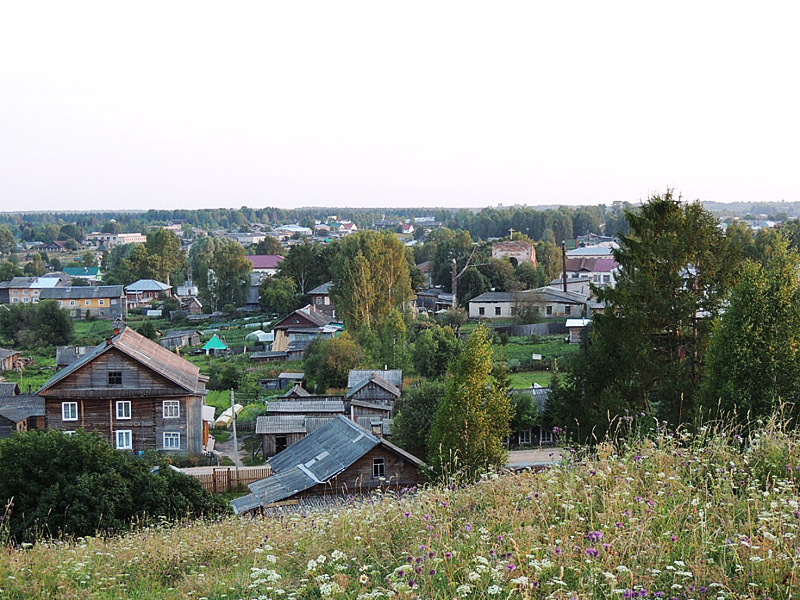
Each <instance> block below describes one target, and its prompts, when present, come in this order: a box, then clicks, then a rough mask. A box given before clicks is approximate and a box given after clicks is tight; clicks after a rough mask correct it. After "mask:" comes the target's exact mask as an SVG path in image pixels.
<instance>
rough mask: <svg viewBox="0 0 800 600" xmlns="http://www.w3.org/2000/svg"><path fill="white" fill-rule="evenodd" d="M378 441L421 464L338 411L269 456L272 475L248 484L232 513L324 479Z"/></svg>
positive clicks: (343, 467) (348, 464)
mask: <svg viewBox="0 0 800 600" xmlns="http://www.w3.org/2000/svg"><path fill="white" fill-rule="evenodd" d="M378 445H383V446H385V447H386V448H387V449H388V450H390V451H391V452H393V453H396V454H397V455H399V456H402V457H403V458H405V459H406V460H408V461H410V462H413V463H414V464H416V465H418V466H421V465H422V464H423V463H422V461H421V460H419V459H418V458H416V457H414V456H412V455H410V454H408V453H407V452H405V451H404V450H401V449H400V448H398V447H397V446H395V445H394V444H391V443H389V442H387V441H386V440H384V439H381V438H377V437H375V436H374V435H372V434H371V433H370V432H369V431H367V430H365V429H362V428H361V427H359V426H358V425H356V424H355V423H353V422H352V421H350V420H349V419H346V418H345V417H343V416H342V415H337V416H336V418H334V419H331V421H329V422H328V423H326V424H325V425H323V426H322V427H320V428H319V429H316V430H315V431H312V432H311V433H309V434H308V435H307V436H306V437H304V438H303V439H301V440H300V441H299V442H296V443H294V444H292V445H291V446H289V447H288V448H286V450H284V451H283V452H280V453H279V454H277V455H275V456H273V457H272V458H271V459H269V461H268V463H269V466H270V467H271V468H272V471H273V472H274V473H275V475H272V476H271V477H267V478H266V479H261V480H260V481H256V482H254V483H251V484H250V485H249V488H250V492H251V493H250V494H248V495H246V496H242V497H241V498H237V499H236V500H234V501H233V502H231V505H232V506H233V511H234V512H235V513H241V512H244V511H247V510H253V509H255V508H258V507H259V506H263V505H267V504H272V503H274V502H280V501H281V500H285V499H286V498H289V497H291V496H294V495H295V494H297V493H299V492H302V491H304V490H308V489H310V488H312V487H314V486H315V485H318V484H320V483H326V482H328V481H330V480H331V479H333V478H334V477H336V476H337V475H338V474H339V473H341V472H342V471H344V470H345V469H347V468H348V467H349V466H351V465H352V464H353V463H355V462H356V461H357V460H358V459H359V458H361V457H362V456H364V455H365V454H366V453H367V452H369V451H370V450H372V449H373V448H374V447H376V446H378Z"/></svg>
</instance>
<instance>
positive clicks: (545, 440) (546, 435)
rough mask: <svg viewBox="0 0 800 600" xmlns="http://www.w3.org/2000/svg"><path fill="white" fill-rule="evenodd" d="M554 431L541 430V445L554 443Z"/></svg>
mask: <svg viewBox="0 0 800 600" xmlns="http://www.w3.org/2000/svg"><path fill="white" fill-rule="evenodd" d="M553 441H554V440H553V430H552V429H545V428H544V427H540V428H539V443H540V444H552V443H553Z"/></svg>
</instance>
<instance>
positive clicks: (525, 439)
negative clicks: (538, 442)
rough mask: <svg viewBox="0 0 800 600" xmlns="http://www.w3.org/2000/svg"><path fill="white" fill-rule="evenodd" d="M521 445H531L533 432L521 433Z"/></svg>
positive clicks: (526, 430) (525, 431)
mask: <svg viewBox="0 0 800 600" xmlns="http://www.w3.org/2000/svg"><path fill="white" fill-rule="evenodd" d="M519 443H520V444H530V443H531V430H530V429H525V430H523V431H520V432H519Z"/></svg>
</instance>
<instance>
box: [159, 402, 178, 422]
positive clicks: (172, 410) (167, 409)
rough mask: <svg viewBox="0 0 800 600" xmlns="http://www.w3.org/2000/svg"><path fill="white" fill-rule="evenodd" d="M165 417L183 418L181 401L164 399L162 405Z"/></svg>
mask: <svg viewBox="0 0 800 600" xmlns="http://www.w3.org/2000/svg"><path fill="white" fill-rule="evenodd" d="M162 409H163V411H164V418H165V419H180V418H181V403H180V401H179V400H164V404H163V406H162Z"/></svg>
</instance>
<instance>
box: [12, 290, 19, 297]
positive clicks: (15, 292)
mask: <svg viewBox="0 0 800 600" xmlns="http://www.w3.org/2000/svg"><path fill="white" fill-rule="evenodd" d="M11 293H12V294H14V295H15V296H16V295H17V294H19V290H12V291H11Z"/></svg>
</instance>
